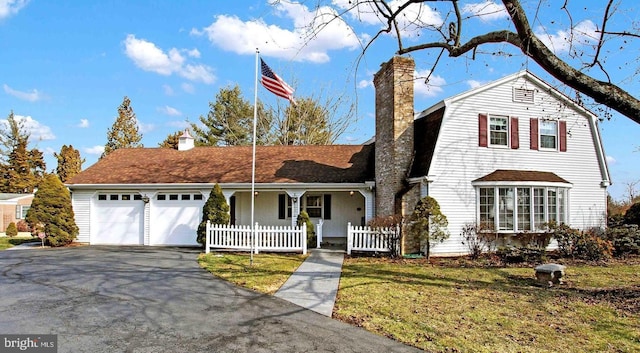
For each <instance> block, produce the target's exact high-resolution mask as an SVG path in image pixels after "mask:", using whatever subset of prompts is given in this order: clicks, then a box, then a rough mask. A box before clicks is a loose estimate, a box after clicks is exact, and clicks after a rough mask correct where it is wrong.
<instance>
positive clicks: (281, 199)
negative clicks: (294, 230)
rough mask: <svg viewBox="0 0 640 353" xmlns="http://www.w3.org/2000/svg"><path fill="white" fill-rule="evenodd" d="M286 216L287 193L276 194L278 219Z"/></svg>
mask: <svg viewBox="0 0 640 353" xmlns="http://www.w3.org/2000/svg"><path fill="white" fill-rule="evenodd" d="M286 218H287V195H285V194H279V195H278V219H286Z"/></svg>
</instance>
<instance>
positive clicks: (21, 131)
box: [0, 110, 29, 162]
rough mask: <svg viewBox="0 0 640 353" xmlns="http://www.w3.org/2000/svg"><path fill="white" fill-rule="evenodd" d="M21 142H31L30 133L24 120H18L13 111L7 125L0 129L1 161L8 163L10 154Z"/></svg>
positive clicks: (8, 117)
mask: <svg viewBox="0 0 640 353" xmlns="http://www.w3.org/2000/svg"><path fill="white" fill-rule="evenodd" d="M19 140H26V141H27V142H28V141H29V133H28V132H27V129H26V128H25V126H24V120H16V118H15V115H14V114H13V110H12V111H11V112H10V113H9V116H7V123H6V124H3V125H2V126H1V127H0V161H2V162H7V160H8V159H9V154H10V153H11V151H13V150H14V149H15V148H16V146H17V145H18V141H19Z"/></svg>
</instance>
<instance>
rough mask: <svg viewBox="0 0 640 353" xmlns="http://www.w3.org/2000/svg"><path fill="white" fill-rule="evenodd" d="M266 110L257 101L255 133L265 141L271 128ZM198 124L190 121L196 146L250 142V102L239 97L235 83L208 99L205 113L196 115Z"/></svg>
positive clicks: (262, 142) (251, 106)
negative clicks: (207, 107) (211, 100)
mask: <svg viewBox="0 0 640 353" xmlns="http://www.w3.org/2000/svg"><path fill="white" fill-rule="evenodd" d="M271 115H272V114H270V111H266V110H265V109H264V107H263V106H262V104H261V103H258V124H257V125H258V126H257V133H256V135H257V136H258V137H260V138H261V139H260V141H257V142H256V143H259V144H265V142H266V141H267V140H268V139H267V138H266V136H267V133H268V131H269V130H270V127H271V125H270V124H271ZM200 123H201V124H195V123H192V124H191V128H192V129H193V132H194V138H195V143H196V145H198V146H239V145H250V144H251V143H252V138H253V105H252V104H251V103H249V101H247V100H245V99H244V98H242V92H241V90H240V87H239V86H238V85H236V86H234V87H227V88H222V89H220V91H219V92H218V94H217V95H216V100H215V102H209V113H208V114H207V116H206V117H204V116H200Z"/></svg>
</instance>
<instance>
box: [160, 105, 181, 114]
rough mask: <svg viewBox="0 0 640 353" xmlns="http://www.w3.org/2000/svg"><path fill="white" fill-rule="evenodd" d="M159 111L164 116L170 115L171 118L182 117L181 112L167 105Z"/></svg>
mask: <svg viewBox="0 0 640 353" xmlns="http://www.w3.org/2000/svg"><path fill="white" fill-rule="evenodd" d="M158 111H159V112H160V113H162V114H165V115H169V116H180V115H182V112H181V111H179V110H178V109H176V108H174V107H170V106H168V105H165V106H164V107H159V108H158Z"/></svg>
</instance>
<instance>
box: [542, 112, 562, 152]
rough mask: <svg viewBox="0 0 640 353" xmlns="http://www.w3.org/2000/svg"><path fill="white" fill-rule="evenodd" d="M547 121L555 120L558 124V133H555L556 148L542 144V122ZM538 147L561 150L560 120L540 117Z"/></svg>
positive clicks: (544, 149) (543, 149)
mask: <svg viewBox="0 0 640 353" xmlns="http://www.w3.org/2000/svg"><path fill="white" fill-rule="evenodd" d="M545 121H549V122H553V123H555V124H556V135H555V137H556V147H555V148H550V147H543V146H542V123H543V122H545ZM545 136H551V135H545ZM538 149H539V150H540V151H552V152H557V151H560V123H559V121H558V120H552V119H538Z"/></svg>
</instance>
